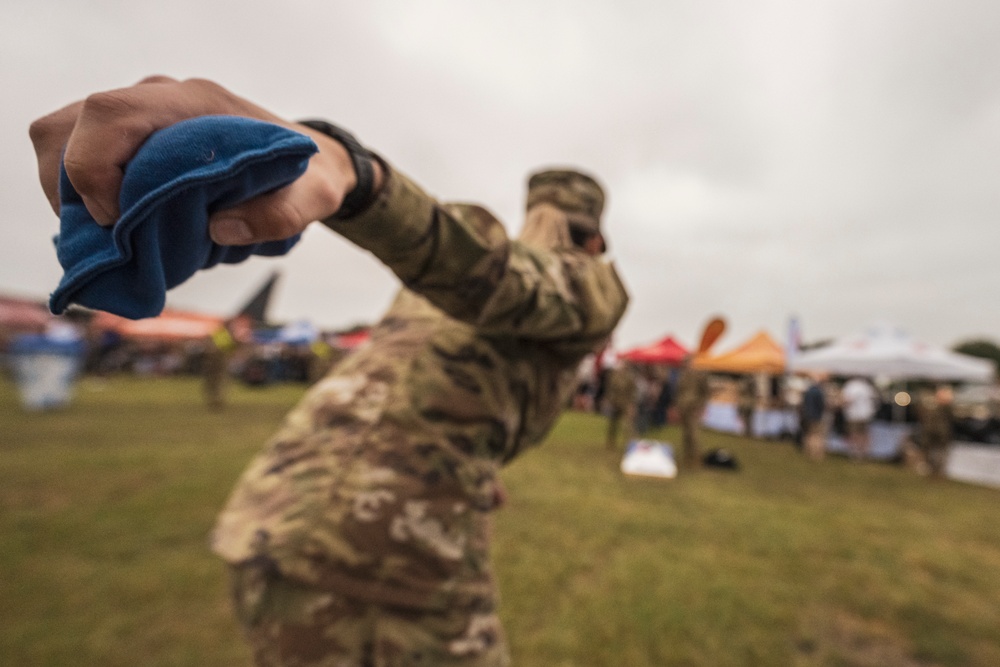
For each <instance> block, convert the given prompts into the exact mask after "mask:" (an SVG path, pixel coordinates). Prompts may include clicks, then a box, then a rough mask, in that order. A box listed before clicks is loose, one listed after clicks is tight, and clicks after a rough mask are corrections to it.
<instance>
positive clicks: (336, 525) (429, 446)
mask: <svg viewBox="0 0 1000 667" xmlns="http://www.w3.org/2000/svg"><path fill="white" fill-rule="evenodd" d="M207 114H211V115H218V114H225V115H234V116H244V117H249V118H255V119H258V120H264V121H268V122H272V123H276V124H279V125H282V126H285V127H288V128H291V129H294V130H296V131H299V132H302V133H304V134H307V135H309V136H310V137H311V138H313V139H314V141H315V142H316V144H317V146H318V147H319V153H317V154H316V155H315V156H314V157H313V158H312V159H311V160H310V162H309V166H308V169H307V170H306V173H305V174H303V175H302V176H301V177H300V178H299V179H298V180H296V181H295V182H294V183H292V184H291V185H289V186H287V187H285V188H282V189H280V190H276V191H274V192H271V193H267V194H264V195H261V196H259V197H256V198H254V199H252V200H250V201H248V202H245V203H244V204H240V205H239V206H236V207H233V208H232V209H229V210H227V211H216V212H213V213H212V216H211V217H210V221H209V233H210V235H211V237H212V239H213V240H214V241H215V242H216V243H220V244H223V245H240V244H247V243H254V242H259V241H263V240H273V239H279V238H288V237H290V236H292V235H294V234H296V233H299V232H301V231H302V230H303V229H304V228H305V227H306V226H307V225H308V224H310V222H311V221H313V220H322V221H323V222H324V224H325V225H326V226H327V227H329V228H330V229H332V230H333V231H335V232H336V233H338V234H341V235H342V236H344V237H345V238H347V239H349V240H351V241H353V242H354V243H356V244H357V245H358V246H360V247H361V248H364V249H366V250H368V251H370V252H371V253H372V254H373V255H375V257H377V258H378V259H379V260H381V261H382V262H383V263H384V264H385V265H386V266H388V267H389V268H390V269H391V270H392V271H393V272H394V273H395V274H396V275H397V276H398V277H399V279H400V281H401V282H402V284H403V285H404V286H405V287H404V289H402V290H401V292H400V293H399V294H398V295H397V297H396V299H395V301H394V302H393V304H392V305H391V307H390V308H389V311H388V312H387V313H386V314H385V316H384V317H383V318H382V320H381V321H380V322H379V323H378V324H377V325H376V326H375V327H374V329H373V330H372V333H371V342H370V344H369V346H368V347H366V348H364V349H361V350H359V351H357V352H356V353H354V354H351V355H349V356H347V357H346V358H344V359H343V360H342V361H340V362H339V363H337V364H336V365H335V366H334V367H333V368H332V369H331V371H330V372H329V374H328V375H326V376H325V378H323V379H322V380H320V381H319V382H318V383H317V384H316V385H314V386H313V387H312V388H311V389H310V390H309V391H308V392H307V393H306V395H305V397H304V398H303V399H302V401H301V402H300V403H299V405H298V406H297V407H295V408H294V409H293V410H292V411H291V412H290V413H289V414H288V416H287V417H286V418H285V420H284V422H283V424H282V425H281V426H280V427H279V429H278V431H277V432H276V433H275V434H274V436H273V437H272V438H271V439H270V441H269V442H268V443H267V444H266V446H265V447H264V450H263V451H262V452H261V453H260V454H259V455H258V456H257V457H256V458H255V459H254V461H253V462H252V463H251V464H250V466H249V467H248V468H247V470H246V471H245V472H244V474H243V475H242V477H241V478H240V480H239V482H238V483H237V486H236V488H235V490H234V491H233V493H232V495H231V497H230V499H229V501H228V503H227V504H226V506H225V508H224V509H223V511H222V513H221V515H220V516H219V519H218V522H217V524H216V527H215V529H214V531H213V535H212V547H213V549H214V551H215V552H216V553H217V554H219V555H220V556H221V557H222V558H223V559H224V560H225V561H226V562H228V563H229V564H230V567H231V572H232V582H233V592H234V600H235V606H236V611H237V614H238V617H239V619H240V621H241V622H242V624H243V626H244V628H245V629H246V633H247V636H248V638H249V640H250V643H251V646H252V651H253V654H254V659H255V661H256V663H257V664H258V665H284V666H292V665H295V666H299V667H308V666H313V667H318V666H321V665H326V666H334V665H336V666H338V667H349V666H355V665H372V666H380V667H384V666H389V665H506V664H508V663H509V657H508V653H507V648H506V643H505V641H504V638H503V635H502V630H501V627H500V623H499V620H498V617H497V604H498V595H497V589H496V584H495V582H494V579H493V574H492V571H491V566H490V560H489V548H490V523H491V518H490V516H491V512H492V511H494V510H495V509H496V508H497V507H498V505H499V504H500V502H501V500H502V498H503V496H504V492H503V490H502V488H501V486H500V480H499V477H498V473H499V470H500V467H501V466H502V465H504V464H506V463H508V462H509V461H511V459H513V458H514V457H516V456H517V455H519V454H520V453H521V452H523V451H524V450H526V449H528V448H529V447H532V446H534V445H537V444H539V443H540V442H541V441H542V439H543V438H544V437H545V435H546V434H547V433H548V431H549V430H550V429H551V427H552V425H553V424H554V422H555V420H556V419H557V417H558V416H559V414H560V413H561V411H562V409H563V407H564V406H565V405H566V402H567V399H568V397H569V395H570V394H571V393H572V391H573V389H574V386H575V371H576V368H577V366H578V364H579V363H580V361H581V359H583V357H584V356H585V355H586V354H588V353H590V352H593V351H595V350H597V349H600V348H601V347H602V346H603V345H605V344H606V341H607V340H608V338H609V336H610V334H611V333H612V331H613V330H614V328H615V326H616V325H617V323H618V321H619V319H620V318H621V316H622V315H623V313H624V311H625V307H626V305H627V302H628V297H627V294H626V291H625V288H624V286H623V285H622V282H621V280H620V279H619V277H618V275H617V273H616V271H615V269H614V267H613V266H612V265H611V264H610V263H609V262H607V261H606V260H604V259H603V257H602V256H601V255H602V253H603V252H604V247H605V245H604V238H603V235H602V234H601V231H600V227H599V225H600V218H601V214H602V211H603V206H604V193H603V191H602V190H601V187H600V186H599V185H598V184H597V182H596V181H595V180H594V179H593V178H591V177H589V176H587V175H585V174H582V173H580V172H577V171H574V170H549V171H544V172H540V173H537V174H535V175H533V176H532V177H531V179H530V180H529V183H528V197H527V215H526V220H525V225H524V229H523V231H522V233H521V235H520V237H519V238H518V239H517V240H512V239H510V238H509V237H508V236H507V234H506V232H505V231H504V227H503V225H502V224H501V223H500V222H499V221H498V220H497V219H496V218H495V217H494V216H493V215H492V214H491V213H490V212H489V211H487V210H486V209H484V208H482V207H480V206H475V205H469V204H445V203H440V202H438V201H436V200H435V199H434V198H433V197H431V196H429V195H428V194H426V193H425V192H424V191H423V190H421V189H420V188H419V187H418V186H417V185H416V184H414V183H413V182H412V181H411V180H410V179H408V178H407V177H406V176H405V175H403V174H402V173H400V172H399V171H397V170H395V169H393V168H392V167H390V166H389V165H388V163H386V162H385V161H384V160H382V159H381V158H378V157H376V156H375V155H373V154H371V153H370V152H368V151H367V150H366V149H363V148H362V147H361V146H360V145H358V144H357V142H356V141H355V140H354V139H353V137H350V136H349V135H346V136H345V133H343V131H341V130H339V129H338V128H334V127H333V126H328V125H323V124H320V125H317V123H316V122H311V123H293V122H291V121H287V120H284V119H282V118H280V117H278V116H276V115H274V114H272V113H271V112H269V111H266V110H265V109H263V108H261V107H259V106H257V105H255V104H253V103H252V102H250V101H248V100H245V99H243V98H241V97H238V96H236V95H234V94H233V93H231V92H229V91H228V90H226V89H225V88H222V87H221V86H219V85H218V84H215V83H212V82H209V81H205V80H202V79H189V80H186V81H177V80H174V79H170V78H168V77H161V76H157V77H150V78H148V79H145V80H143V81H142V82H140V83H139V84H137V85H135V86H132V87H129V88H126V89H120V90H115V91H107V92H104V93H97V94H93V95H90V96H89V97H88V98H87V99H86V100H85V101H82V102H77V103H74V104H71V105H69V106H67V107H65V108H63V109H61V110H59V111H57V112H55V113H53V114H50V115H48V116H46V117H43V118H41V119H39V120H37V121H35V122H34V123H33V124H32V127H31V138H32V142H33V144H34V147H35V152H36V155H37V158H38V165H39V177H40V180H41V183H42V189H43V191H44V192H45V194H46V196H47V197H48V198H49V201H50V203H51V205H52V207H53V209H54V210H55V211H56V212H58V210H59V199H58V182H59V168H60V164H61V163H63V164H65V165H66V172H67V175H68V178H69V179H70V180H71V182H72V183H73V184H74V187H75V188H76V189H77V191H78V192H79V193H80V195H81V197H82V198H83V199H84V201H85V202H87V207H88V210H89V211H90V212H91V214H92V215H93V216H94V218H95V219H96V220H97V221H98V223H99V224H105V225H110V224H113V223H114V221H115V219H116V215H117V201H118V198H117V195H118V190H119V187H120V182H121V166H120V165H121V164H123V163H124V161H126V160H127V159H128V156H130V155H133V154H134V153H135V151H136V150H137V148H138V147H139V146H140V145H141V144H142V142H143V141H145V139H146V138H147V137H148V136H149V135H150V134H151V133H152V132H154V131H156V130H158V129H161V128H164V127H167V126H169V125H172V124H174V123H176V122H179V121H181V120H184V119H186V118H192V117H196V116H201V115H207ZM64 156H65V157H64Z"/></svg>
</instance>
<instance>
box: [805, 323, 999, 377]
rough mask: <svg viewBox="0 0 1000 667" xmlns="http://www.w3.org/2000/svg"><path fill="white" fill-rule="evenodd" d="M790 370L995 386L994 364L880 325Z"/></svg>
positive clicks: (809, 356) (818, 352)
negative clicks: (993, 381)
mask: <svg viewBox="0 0 1000 667" xmlns="http://www.w3.org/2000/svg"><path fill="white" fill-rule="evenodd" d="M788 366H789V370H791V371H793V372H795V371H824V372H827V373H829V374H831V375H840V376H864V377H871V378H882V379H885V380H937V381H950V382H991V381H992V380H993V378H994V372H995V369H994V366H993V362H992V361H989V360H987V359H979V358H977V357H972V356H969V355H967V354H959V353H957V352H952V351H950V350H946V349H945V348H942V347H937V346H934V345H930V344H927V343H923V342H921V341H917V340H914V339H913V338H912V337H910V336H909V335H908V334H906V333H905V332H903V331H902V330H900V329H898V328H896V327H892V326H888V325H878V326H873V327H870V328H869V329H867V330H866V331H864V332H862V333H859V334H855V335H853V336H847V337H844V338H842V339H840V340H837V341H835V342H833V343H832V344H830V345H828V346H826V347H823V348H820V349H817V350H810V351H807V352H802V353H799V354H798V355H795V357H794V358H792V359H790V360H789V364H788Z"/></svg>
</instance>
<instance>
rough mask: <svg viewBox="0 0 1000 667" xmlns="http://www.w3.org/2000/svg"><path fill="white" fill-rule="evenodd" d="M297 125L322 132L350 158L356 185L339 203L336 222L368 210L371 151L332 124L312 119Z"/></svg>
mask: <svg viewBox="0 0 1000 667" xmlns="http://www.w3.org/2000/svg"><path fill="white" fill-rule="evenodd" d="M298 123H299V125H305V126H306V127H309V128H312V129H314V130H316V131H317V132H322V133H323V134H325V135H326V136H328V137H330V138H331V139H333V140H335V141H337V142H338V143H340V144H341V145H342V146H343V147H344V148H346V149H347V154H348V155H349V156H350V157H351V164H352V165H354V173H355V175H356V176H357V179H358V184H357V185H356V186H354V189H353V190H351V191H350V192H348V193H347V196H345V197H344V201H342V202H341V204H340V208H339V209H337V212H336V213H334V214H333V218H334V219H336V220H343V219H345V218H351V217H354V216H355V215H357V214H358V213H361V212H362V211H363V210H365V209H366V208H368V205H369V204H371V203H372V200H374V199H375V168H374V167H373V166H372V160H373V159H374V156H373V155H372V154H371V151H369V150H368V149H367V148H365V147H364V146H362V145H361V144H360V143H358V140H357V139H355V138H354V135H353V134H351V133H350V132H348V131H347V130H345V129H343V128H340V127H337V126H336V125H334V124H333V123H328V122H326V121H325V120H313V119H309V120H300V121H298Z"/></svg>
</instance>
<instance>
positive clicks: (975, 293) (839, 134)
mask: <svg viewBox="0 0 1000 667" xmlns="http://www.w3.org/2000/svg"><path fill="white" fill-rule="evenodd" d="M998 34H1000V3H997V2H996V1H995V0H941V1H940V2H936V1H932V0H811V1H809V2H802V1H801V0H685V1H683V2H681V1H677V0H641V1H640V0H614V2H610V1H609V2H597V1H596V0H574V1H569V0H502V1H499V0H498V1H492V0H490V1H483V2H467V1H463V0H434V1H420V0H413V1H404V0H365V2H342V1H340V0H315V1H312V0H309V1H307V0H284V1H283V2H273V3H248V2H245V0H240V1H234V0H198V1H193V0H172V1H171V2H155V3H154V2H141V1H136V0H5V1H4V2H3V3H2V4H0V86H2V90H3V104H2V105H0V146H2V147H3V158H4V159H3V160H0V232H2V239H3V241H2V242H0V293H6V294H13V295H17V296H27V297H33V298H44V297H45V296H46V295H47V294H48V293H49V292H50V291H51V290H52V289H53V288H54V287H55V285H56V284H57V283H58V281H59V277H60V275H61V269H60V267H59V265H58V262H57V261H56V259H55V253H54V251H53V249H52V245H51V242H50V238H51V236H52V234H53V233H55V231H56V229H57V220H56V219H55V217H54V216H53V214H52V213H51V211H50V210H49V209H48V207H47V204H46V201H45V199H44V197H43V196H42V193H41V190H40V188H39V187H38V185H37V181H36V178H35V165H34V156H33V153H32V151H31V145H30V142H29V140H28V136H27V128H28V125H29V123H30V122H31V120H33V119H34V118H35V117H37V116H40V115H42V114H44V113H46V112H48V111H51V110H54V109H55V108H58V107H60V106H62V105H64V104H66V103H68V102H71V101H73V100H76V99H79V98H81V97H83V96H85V95H86V94H87V93H89V92H93V91H97V90H105V89H109V88H117V87H121V86H124V85H128V84H130V83H132V82H134V81H136V80H138V79H140V78H142V77H143V76H146V75H148V74H154V73H161V74H169V75H172V76H175V77H179V78H184V77H192V76H199V77H206V78H211V79H214V80H217V81H218V82H220V83H222V84H224V85H226V86H228V87H229V88H231V89H232V90H234V91H236V92H237V93H240V94H242V95H244V96H246V97H249V98H251V99H253V100H254V101H256V102H258V103H260V104H261V105H263V106H266V107H268V108H270V109H272V110H274V111H275V112H277V113H280V114H282V115H285V116H287V117H292V118H297V117H305V116H311V117H316V116H319V117H326V118H329V119H331V120H334V121H336V122H338V123H339V124H341V125H344V126H345V127H348V128H350V129H351V130H353V131H354V132H355V134H357V135H358V136H360V137H361V138H362V139H363V140H364V141H365V142H366V143H367V144H368V145H370V146H372V147H373V148H375V149H376V150H378V151H380V152H381V153H382V154H383V155H384V156H385V157H387V158H388V159H389V160H390V161H391V162H392V163H394V165H395V166H396V167H397V168H399V169H401V170H403V171H405V172H406V173H408V174H409V175H410V176H412V177H413V178H415V179H416V180H417V181H418V182H419V183H421V184H422V185H423V186H424V187H425V188H426V189H427V190H428V191H429V192H431V193H432V194H434V195H436V196H438V197H439V198H442V199H459V200H464V201H477V202H480V203H482V204H484V205H486V206H487V207H489V208H490V209H492V210H493V211H494V212H496V213H497V214H498V215H499V216H500V217H501V218H502V219H503V220H505V221H506V222H507V225H508V228H509V229H510V231H511V232H512V233H516V231H517V230H518V228H519V226H520V220H521V214H522V205H523V204H522V203H523V199H524V178H525V175H526V174H527V173H528V172H529V171H531V170H533V169H534V168H536V167H539V166H546V165H554V164H571V165H578V166H580V167H583V168H585V169H587V170H589V171H592V172H594V173H596V174H597V175H599V177H600V178H601V180H602V181H603V182H604V184H605V185H606V187H607V189H608V191H609V202H608V207H607V209H606V218H605V225H606V228H607V234H608V236H609V238H610V241H611V246H612V252H613V256H614V258H615V261H616V262H617V263H618V266H619V269H620V271H621V272H622V274H623V275H624V278H625V280H626V283H627V284H628V286H629V287H630V290H631V292H632V294H633V301H632V305H631V307H630V310H629V312H628V314H627V315H626V318H625V320H624V321H623V323H622V326H621V328H620V330H619V333H618V334H617V338H616V343H617V344H618V346H619V347H628V346H631V345H634V344H639V343H645V342H651V341H653V340H655V339H657V338H659V337H661V336H662V335H664V334H666V333H673V334H675V335H676V336H678V337H679V338H680V340H681V341H682V342H684V343H686V344H688V345H691V344H694V343H695V342H696V339H697V337H698V335H699V333H700V330H701V327H702V326H703V325H704V323H705V322H706V321H707V320H708V319H709V318H710V317H712V316H714V315H723V316H724V317H725V318H726V319H727V321H728V322H729V325H730V328H729V332H728V333H727V334H726V337H725V338H724V339H722V340H721V341H720V348H725V347H727V346H731V345H735V344H737V343H739V342H741V341H742V340H743V339H745V338H747V337H749V336H750V335H751V334H753V333H755V332H756V331H758V330H760V329H764V330H767V331H768V332H770V333H771V334H772V335H773V336H775V337H776V338H778V339H779V340H780V339H782V338H783V337H784V334H785V329H786V326H787V322H788V320H789V318H790V317H792V316H796V317H797V318H798V320H799V321H800V323H801V328H802V332H803V337H804V339H805V340H806V341H810V340H818V339H823V338H829V337H834V336H839V335H843V334H849V333H852V332H854V331H857V330H859V329H862V328H864V327H866V326H868V325H869V324H872V323H876V322H891V323H894V324H897V325H899V326H901V327H903V328H904V329H906V330H908V331H909V332H910V333H912V334H913V335H914V336H916V337H918V338H922V339H924V340H927V341H930V342H935V343H940V344H945V345H951V344H954V343H956V342H958V341H961V340H965V339H969V338H973V337H988V338H991V339H994V340H1000V307H998V304H997V296H998V294H1000V243H998V241H1000V66H998V63H1000V39H998V38H997V35H998ZM276 267H281V269H282V271H283V278H282V282H281V283H280V285H279V291H278V293H277V294H276V301H275V302H274V304H273V306H274V308H273V315H274V316H275V317H276V318H279V319H285V320H292V319H299V318H309V319H312V320H313V321H315V322H317V323H319V324H321V325H324V326H331V327H339V326H349V325H352V324H355V323H359V322H366V321H371V320H373V319H375V318H377V317H378V315H379V314H380V312H381V311H382V309H383V308H384V307H385V306H386V305H387V303H388V300H389V299H390V296H391V294H392V292H393V291H394V289H395V284H396V283H395V280H394V278H393V277H392V276H391V275H390V274H389V273H388V272H387V271H386V270H385V269H383V268H382V267H381V265H380V264H378V263H377V262H376V261H375V260H374V259H372V258H371V257H370V256H369V255H367V254H366V253H364V252H362V251H360V250H358V249H356V248H355V247H353V246H351V245H350V244H348V243H347V242H345V241H343V240H342V239H340V238H339V237H336V236H335V235H333V234H332V233H330V232H328V231H327V230H325V229H323V228H321V227H320V226H318V225H315V226H313V227H312V228H310V229H309V230H308V232H307V234H306V236H305V239H304V241H303V242H302V243H300V244H299V245H298V247H297V248H296V249H295V250H294V251H293V252H292V253H291V254H290V255H289V256H287V257H286V258H284V259H282V260H278V261H275V260H253V261H251V262H248V263H246V264H243V265H240V266H237V267H222V268H218V269H214V270H212V271H207V272H203V273H201V274H199V275H197V276H195V277H194V278H193V279H192V280H191V281H189V282H188V283H186V284H185V285H182V286H181V287H179V288H178V289H176V290H175V291H173V292H172V293H171V294H170V295H169V304H170V305H172V306H175V307H180V308H191V309H196V310H202V311H208V312H220V313H224V312H228V311H229V310H230V309H232V308H234V307H236V306H237V305H238V304H239V303H240V302H242V301H243V300H244V299H245V298H246V297H247V296H249V295H250V293H252V292H253V291H254V288H255V287H256V286H257V285H258V284H259V283H260V282H262V281H263V280H264V279H265V278H266V277H267V275H268V274H269V273H270V271H271V270H272V269H273V268H276Z"/></svg>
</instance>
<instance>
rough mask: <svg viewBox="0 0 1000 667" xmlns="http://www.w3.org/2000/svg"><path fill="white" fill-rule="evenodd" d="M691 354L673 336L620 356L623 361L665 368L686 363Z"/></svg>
mask: <svg viewBox="0 0 1000 667" xmlns="http://www.w3.org/2000/svg"><path fill="white" fill-rule="evenodd" d="M689 354H690V352H688V350H687V349H686V348H685V347H684V346H683V345H681V344H680V343H678V342H677V341H676V340H675V339H674V337H673V336H667V337H666V338H664V339H662V340H660V341H658V342H656V343H653V344H652V345H647V346H645V347H635V348H632V349H631V350H628V351H626V352H623V353H622V354H621V355H619V356H620V357H621V358H622V359H628V360H629V361H634V362H636V363H639V364H662V365H665V366H679V365H680V364H682V363H684V359H686V358H687V356H688V355H689Z"/></svg>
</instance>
